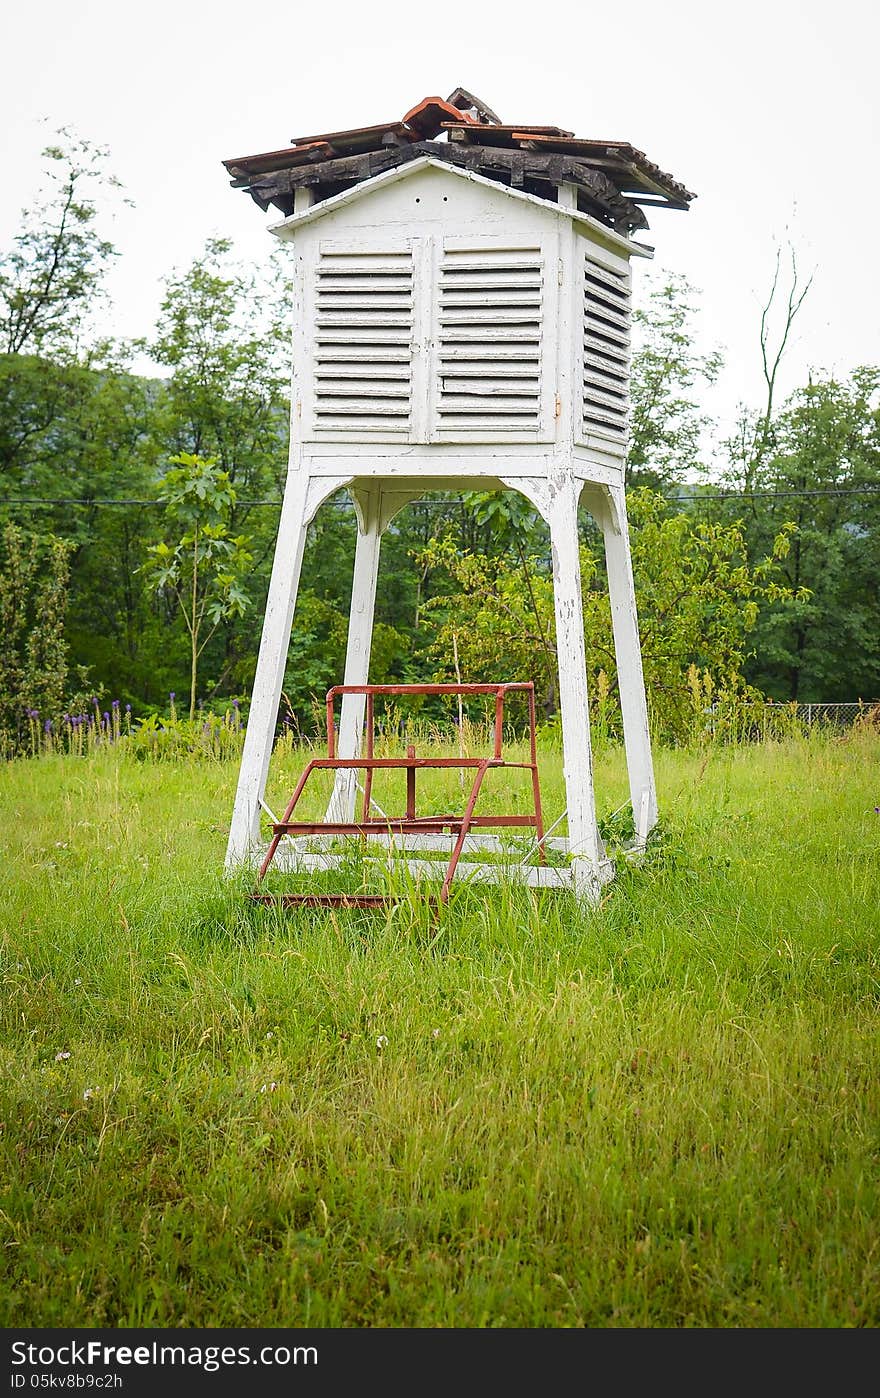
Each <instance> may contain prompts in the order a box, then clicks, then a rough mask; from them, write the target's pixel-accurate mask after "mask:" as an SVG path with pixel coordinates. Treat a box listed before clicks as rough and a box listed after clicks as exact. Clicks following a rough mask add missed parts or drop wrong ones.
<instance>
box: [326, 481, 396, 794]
mask: <svg viewBox="0 0 880 1398" xmlns="http://www.w3.org/2000/svg"><path fill="white" fill-rule="evenodd" d="M355 498H356V499H357V502H358V506H359V510H358V513H359V516H360V518H359V521H358V534H357V543H356V544H355V553H354V576H353V578H352V590H351V610H350V612H349V619H348V645H347V648H346V652H345V674H344V676H343V681H342V682H343V684H366V683H367V681H368V679H369V672H370V649H371V643H372V639H373V613H374V610H375V606H376V581H377V578H378V575H379V547H380V544H381V539H382V529H381V524H382V518H381V514H382V505H381V501H382V497H381V491H379V490H378V489H375V490H367V491H358V492H357V493H356V497H355ZM365 706H366V698H365V696H364V695H363V694H344V695H343V696H342V701H341V712H340V717H339V737H338V745H337V751H338V753H339V756H340V757H349V758H351V757H358V756H359V755H360V750H361V741H362V738H363V731H364V709H365ZM356 800H357V772H356V771H354V770H348V771H346V770H345V769H344V768H343V769H340V770H339V771H337V772H336V775H335V777H334V781H333V791H332V793H331V796H330V801H329V803H328V805H327V813H326V815H325V817H324V819H325V820H333V821H344V820H353V819H354V810H355V802H356Z"/></svg>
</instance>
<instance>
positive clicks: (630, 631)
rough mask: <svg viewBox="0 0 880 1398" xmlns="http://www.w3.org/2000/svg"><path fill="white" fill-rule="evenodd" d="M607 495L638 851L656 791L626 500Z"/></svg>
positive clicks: (650, 823)
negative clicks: (608, 497)
mask: <svg viewBox="0 0 880 1398" xmlns="http://www.w3.org/2000/svg"><path fill="white" fill-rule="evenodd" d="M609 495H610V496H611V499H610V500H608V499H606V502H605V506H604V508H603V510H602V515H601V524H602V532H603V534H604V536H605V560H606V565H607V568H608V593H609V597H610V601H611V621H612V626H613V629H614V651H615V655H616V658H617V683H618V688H619V690H620V708H621V714H622V717H623V737H624V744H625V747H626V765H627V771H628V773H629V790H630V797H631V799H632V810H633V820H634V821H635V827H636V844H637V846H640V847H643V846H644V844H645V841H646V840H647V838H648V834H649V832H650V831H651V829H652V828H653V827H654V825H656V823H657V791H656V788H655V785H654V764H653V761H652V759H651V737H650V733H649V731H648V705H647V700H646V698H645V679H644V674H643V671H642V651H641V645H640V642H639V626H638V618H637V615H636V595H635V588H634V586H633V573H632V556H631V554H630V547H629V530H628V528H627V519H626V497H625V495H624V491H623V488H622V487H620V488H619V489H618V488H616V487H615V488H613V489H611V490H609Z"/></svg>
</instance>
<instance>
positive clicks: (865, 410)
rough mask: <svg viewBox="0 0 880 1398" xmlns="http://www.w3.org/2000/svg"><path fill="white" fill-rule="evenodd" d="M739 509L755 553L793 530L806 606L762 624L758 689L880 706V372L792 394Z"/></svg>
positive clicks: (794, 560) (797, 583)
mask: <svg viewBox="0 0 880 1398" xmlns="http://www.w3.org/2000/svg"><path fill="white" fill-rule="evenodd" d="M736 505H737V509H738V511H739V512H740V513H741V514H742V516H743V520H744V525H743V527H744V529H745V532H746V537H747V538H748V541H749V547H750V549H751V551H752V552H753V553H757V552H759V551H760V550H762V549H765V548H766V547H767V543H768V540H769V539H770V538H771V537H772V535H773V533H774V532H775V531H776V530H778V529H779V527H780V525H781V523H782V522H783V521H789V522H791V523H792V524H794V525H795V526H796V528H795V530H794V532H793V534H792V539H791V549H790V551H789V553H788V555H787V556H786V558H785V559H784V560H783V562H782V570H783V574H784V577H785V580H786V582H787V584H788V586H789V588H790V589H791V590H792V591H793V592H796V593H798V594H800V601H799V602H797V604H796V605H794V606H788V605H787V606H785V607H783V608H779V607H771V608H770V609H768V610H767V611H766V612H765V613H764V614H763V615H762V618H761V621H760V624H759V626H758V628H757V630H756V649H757V654H756V656H755V658H754V660H753V661H752V662H751V664H750V667H749V670H750V674H751V675H752V676H753V678H754V679H755V681H756V682H757V683H759V684H761V685H762V686H764V687H765V688H766V689H767V690H768V692H770V693H771V694H773V695H774V696H775V697H777V698H785V699H811V700H835V699H837V700H848V699H856V698H864V699H874V698H877V697H878V696H880V584H878V579H880V370H878V369H877V368H868V367H862V368H859V369H856V370H855V371H854V372H853V373H852V374H851V375H850V376H849V378H848V379H844V380H842V381H838V380H837V379H835V378H833V377H830V378H823V379H819V380H817V381H813V382H810V383H809V384H807V386H806V387H805V388H801V389H798V390H797V391H796V392H795V393H793V394H792V395H791V397H790V398H789V399H788V400H787V402H786V403H785V405H784V407H783V408H782V410H781V411H778V412H776V413H775V414H774V416H773V420H772V424H771V427H770V429H769V436H768V442H767V445H766V448H762V451H761V454H760V455H759V456H757V457H756V458H755V460H754V463H753V464H752V466H751V469H750V472H749V476H748V480H747V489H746V490H745V491H744V493H743V499H742V501H741V502H740V501H737V502H736ZM749 505H751V508H750V509H749V508H748V506H749ZM744 507H745V508H744Z"/></svg>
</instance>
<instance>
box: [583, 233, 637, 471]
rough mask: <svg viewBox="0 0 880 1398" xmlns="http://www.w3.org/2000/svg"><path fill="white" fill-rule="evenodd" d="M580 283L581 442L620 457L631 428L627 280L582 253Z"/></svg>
mask: <svg viewBox="0 0 880 1398" xmlns="http://www.w3.org/2000/svg"><path fill="white" fill-rule="evenodd" d="M583 277H584V283H583V285H584V310H583V315H584V322H583V324H584V382H583V405H582V428H583V436H584V439H585V440H589V439H591V438H599V439H601V441H602V445H603V449H604V450H606V451H610V452H612V453H613V454H614V455H618V456H623V455H624V453H625V451H626V441H627V432H628V422H629V416H628V415H629V341H630V290H629V274H628V272H626V271H622V270H620V271H618V270H615V269H614V268H612V267H610V266H608V265H606V264H605V263H604V262H600V261H599V260H598V258H597V257H595V256H594V255H591V254H590V253H585V255H584V273H583Z"/></svg>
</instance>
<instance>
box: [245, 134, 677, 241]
mask: <svg viewBox="0 0 880 1398" xmlns="http://www.w3.org/2000/svg"><path fill="white" fill-rule="evenodd" d="M428 168H433V169H435V170H445V171H446V172H447V173H448V174H450V175H452V176H453V177H454V178H455V179H460V180H472V181H473V182H474V183H475V184H478V185H480V186H482V187H484V188H486V189H491V190H493V191H494V192H495V193H496V194H498V193H499V192H501V193H503V194H504V195H505V196H506V197H507V198H509V199H519V200H524V201H525V202H526V203H527V204H532V205H534V206H535V207H536V208H539V209H543V210H544V211H545V213H551V214H555V215H556V216H557V217H558V218H567V219H570V220H571V222H572V223H578V224H582V225H584V226H585V227H587V228H589V229H590V230H591V231H592V232H593V233H595V234H598V235H599V236H600V237H601V238H603V239H605V240H606V241H607V242H608V243H609V244H610V245H611V246H612V248H614V249H616V250H617V251H619V252H621V253H623V254H624V255H625V256H627V257H648V258H650V257H653V256H654V249H653V248H651V247H648V246H647V245H646V244H644V243H636V242H633V240H632V239H631V238H627V237H625V236H624V234H622V233H618V232H616V231H615V230H614V229H613V228H609V226H608V224H606V223H602V222H601V221H600V220H599V219H597V218H594V217H593V215H592V214H586V213H583V212H582V211H581V210H580V209H568V208H565V207H564V206H562V205H560V204H554V203H551V202H550V200H549V199H540V198H539V197H538V196H537V195H536V194H529V193H527V192H526V190H523V189H510V188H508V187H507V186H506V185H499V184H498V182H497V181H496V180H490V179H488V178H487V177H486V176H485V175H478V174H477V173H476V172H475V171H474V170H462V169H461V168H460V167H459V166H457V165H450V164H449V163H448V162H447V161H443V160H438V159H437V157H436V156H433V155H423V156H419V157H417V159H415V160H410V161H408V162H407V163H406V164H404V165H397V166H395V167H394V168H393V169H391V170H385V171H383V172H382V173H381V174H379V175H374V176H372V178H371V179H368V180H362V181H361V182H360V183H359V184H356V185H354V186H353V187H352V188H351V189H345V190H343V191H342V193H341V194H334V195H331V197H330V198H329V199H323V200H322V201H321V203H320V204H314V205H313V206H312V207H311V208H309V209H304V210H303V211H302V213H298V214H290V215H289V216H288V217H287V218H284V219H282V220H281V221H280V222H279V223H272V224H270V225H269V232H270V233H272V234H274V235H275V237H276V238H280V239H281V240H282V241H287V240H288V239H291V238H294V237H295V236H296V233H297V231H298V230H299V229H300V228H304V227H306V226H307V225H308V224H310V223H317V222H318V220H319V219H322V218H326V216H327V215H328V214H330V213H334V212H335V211H336V210H337V209H341V208H344V207H345V206H346V205H347V204H352V203H354V202H355V201H356V200H358V199H362V198H363V197H364V196H365V195H366V194H368V193H370V192H372V191H373V190H375V189H384V188H385V186H386V185H392V184H396V183H397V182H398V181H399V180H405V179H409V177H410V175H412V174H414V173H415V172H416V170H425V169H428Z"/></svg>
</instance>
